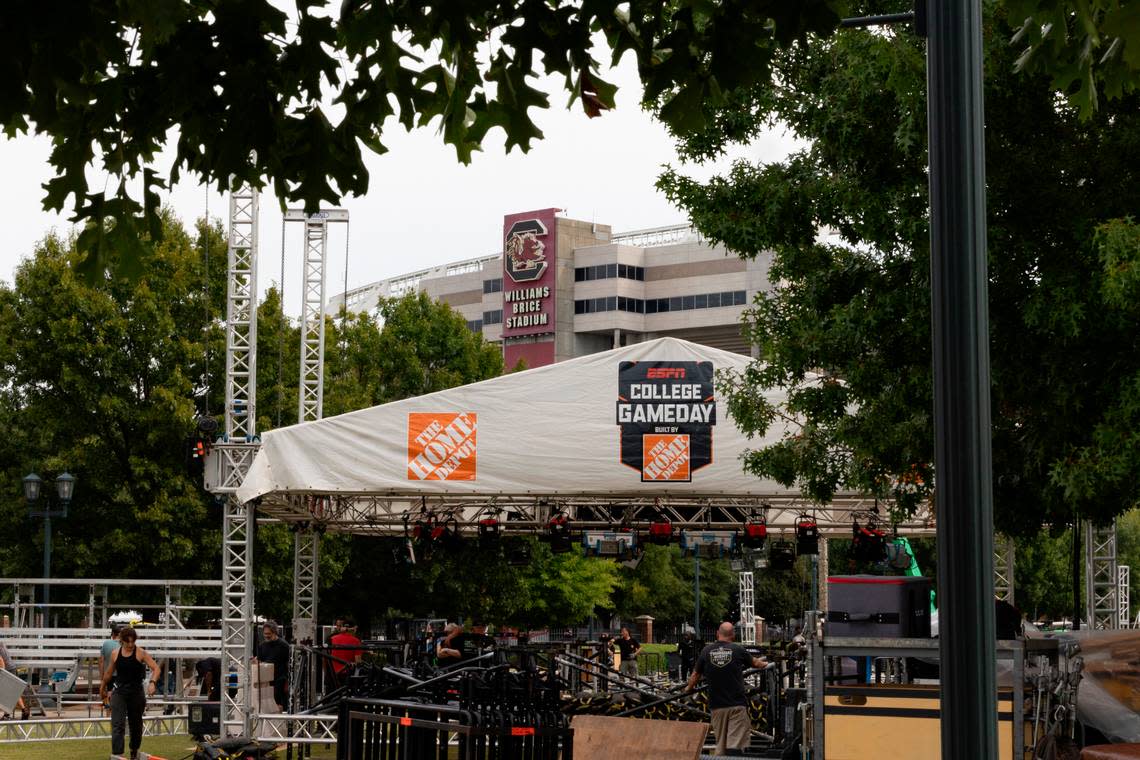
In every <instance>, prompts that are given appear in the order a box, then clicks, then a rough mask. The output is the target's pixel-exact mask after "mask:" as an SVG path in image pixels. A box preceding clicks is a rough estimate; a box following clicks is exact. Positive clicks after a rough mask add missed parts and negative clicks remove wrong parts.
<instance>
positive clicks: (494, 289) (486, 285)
mask: <svg viewBox="0 0 1140 760" xmlns="http://www.w3.org/2000/svg"><path fill="white" fill-rule="evenodd" d="M502 289H503V278H502V277H499V278H498V279H495V280H483V293H484V294H487V293H498V292H499V291H501V290H502Z"/></svg>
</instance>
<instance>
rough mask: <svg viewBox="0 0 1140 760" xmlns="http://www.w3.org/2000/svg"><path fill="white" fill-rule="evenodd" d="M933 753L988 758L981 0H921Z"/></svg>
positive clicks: (991, 699)
mask: <svg viewBox="0 0 1140 760" xmlns="http://www.w3.org/2000/svg"><path fill="white" fill-rule="evenodd" d="M928 2H929V4H928V5H927V7H926V10H927V19H926V21H927V29H928V35H929V39H928V42H927V61H926V66H927V69H926V71H927V73H926V77H927V118H928V125H927V129H928V135H929V141H930V145H929V152H930V288H931V307H932V308H931V312H932V319H931V322H932V330H933V338H934V341H933V343H934V431H935V446H934V459H935V465H936V479H937V504H938V581H939V583H938V594H939V601H940V605H939V607H940V608H939V633H940V636H941V663H942V668H941V680H942V705H941V707H942V710H941V713H942V757H943V758H945V759H946V760H958V759H959V758H990V757H997V756H998V751H997V705H996V693H995V682H994V657H995V649H996V647H995V641H994V594H993V587H994V576H993V492H992V487H991V476H992V472H991V468H992V464H991V458H990V436H991V428H990V363H989V313H988V308H987V287H986V283H987V279H986V222H985V211H986V207H985V143H984V132H983V123H984V122H983V117H982V113H983V112H982V4H981V0H928Z"/></svg>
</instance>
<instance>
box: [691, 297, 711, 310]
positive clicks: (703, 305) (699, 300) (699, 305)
mask: <svg viewBox="0 0 1140 760" xmlns="http://www.w3.org/2000/svg"><path fill="white" fill-rule="evenodd" d="M708 307H709V297H708V296H707V295H705V294H702V295H699V296H697V297H696V303H694V304H693V308H694V309H707V308H708Z"/></svg>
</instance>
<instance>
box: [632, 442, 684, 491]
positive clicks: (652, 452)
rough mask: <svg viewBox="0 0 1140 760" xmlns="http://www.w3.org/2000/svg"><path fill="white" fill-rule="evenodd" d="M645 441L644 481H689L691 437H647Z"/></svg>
mask: <svg viewBox="0 0 1140 760" xmlns="http://www.w3.org/2000/svg"><path fill="white" fill-rule="evenodd" d="M643 440H644V443H643V446H644V453H643V454H642V456H643V457H644V459H643V460H642V464H641V476H642V478H643V479H645V480H681V481H688V480H689V460H690V458H691V455H690V453H689V436H687V435H683V434H682V435H647V436H645V437H644V439H643Z"/></svg>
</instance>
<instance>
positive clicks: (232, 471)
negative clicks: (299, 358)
mask: <svg viewBox="0 0 1140 760" xmlns="http://www.w3.org/2000/svg"><path fill="white" fill-rule="evenodd" d="M257 225H258V192H257V190H256V189H255V188H252V187H249V186H244V187H241V188H239V189H237V190H234V191H233V192H232V193H231V195H230V219H229V240H228V245H227V277H226V413H225V427H224V435H223V438H222V441H221V442H220V444H219V445H218V446H216V447H215V452H213V454H212V460H213V461H212V462H211V466H210V467H209V471H210V472H211V473H213V475H214V482H213V483H212V484H209V483H208V484H207V485H208V487H209V486H210V485H212V486H213V488H212V489H211V490H213V491H214V492H215V493H218V494H224V495H225V499H224V505H223V512H222V672H223V674H225V675H226V677H227V678H228V679H229V682H230V685H231V686H236V687H237V689H236V690H235V691H234V696H230V689H228V688H227V689H222V709H221V712H222V715H221V719H222V731H223V733H224V734H225V735H227V736H248V735H249V728H250V690H249V688H248V685H249V684H250V677H249V676H250V658H251V656H252V654H253V651H252V649H253V638H252V635H251V631H250V625H251V618H252V614H253V576H252V574H251V573H250V560H251V558H252V556H253V527H254V522H253V519H254V505H252V504H243V503H241V502H239V501H238V500H237V497H236V496H235V495H234V491H235V490H236V489H237V487H238V486H239V485H240V484H241V481H242V480H243V479H244V478H245V474H246V472H247V471H248V470H249V465H250V464H251V463H252V462H253V457H254V455H255V454H256V453H257Z"/></svg>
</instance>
